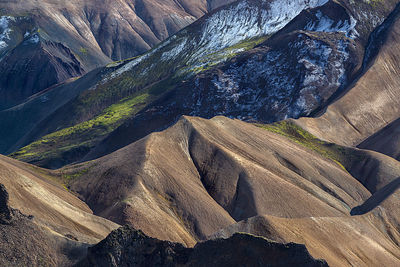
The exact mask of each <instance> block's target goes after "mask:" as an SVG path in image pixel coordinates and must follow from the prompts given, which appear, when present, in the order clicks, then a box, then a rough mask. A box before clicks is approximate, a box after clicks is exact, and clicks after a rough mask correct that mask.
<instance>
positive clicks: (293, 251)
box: [79, 226, 328, 266]
mask: <svg viewBox="0 0 400 267" xmlns="http://www.w3.org/2000/svg"><path fill="white" fill-rule="evenodd" d="M79 266H328V265H327V263H326V262H324V261H321V260H315V259H314V258H313V257H312V256H311V255H310V254H309V253H308V251H307V249H306V247H305V246H304V245H300V244H294V243H290V244H281V243H276V242H273V241H269V240H267V239H264V238H261V237H256V236H252V235H248V234H235V235H233V236H232V237H231V238H228V239H216V240H209V241H206V242H202V243H198V244H197V245H196V246H195V247H194V248H185V247H184V246H182V245H181V244H178V243H173V242H169V241H161V240H158V239H155V238H151V237H148V236H146V235H145V234H144V233H143V232H142V231H140V230H135V229H133V228H132V227H131V226H124V227H121V228H119V229H117V230H115V231H113V232H112V233H111V234H110V235H109V236H108V237H107V238H105V239H104V240H103V241H101V242H100V243H99V244H97V245H95V246H93V247H90V248H89V249H88V255H87V258H86V259H85V260H84V261H83V262H81V263H80V264H79Z"/></svg>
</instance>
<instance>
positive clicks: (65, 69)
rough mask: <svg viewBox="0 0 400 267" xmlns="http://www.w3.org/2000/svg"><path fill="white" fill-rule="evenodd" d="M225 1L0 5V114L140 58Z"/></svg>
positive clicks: (54, 0)
mask: <svg viewBox="0 0 400 267" xmlns="http://www.w3.org/2000/svg"><path fill="white" fill-rule="evenodd" d="M229 2H232V1H231V0H210V1H206V0H203V1H191V0H184V1H179V2H177V1H171V0H169V1H162V2H159V1H154V0H140V1H117V2H115V1H110V0H109V1H92V0H90V1H88V0H74V1H69V2H68V4H66V3H64V1H58V0H49V1H40V2H38V1H19V0H18V1H1V2H0V61H1V63H0V70H1V73H2V74H3V75H2V78H1V80H0V110H2V109H7V108H10V107H12V106H14V105H16V104H19V103H21V102H23V101H24V100H26V99H27V98H28V97H30V96H32V95H34V94H36V93H38V92H40V91H42V90H45V89H47V88H49V87H51V86H53V85H56V84H58V83H61V82H65V81H66V80H68V79H69V78H75V77H76V78H77V77H80V76H81V75H83V74H84V73H86V72H88V71H90V70H92V69H94V68H97V67H101V66H104V65H105V64H107V63H109V62H110V61H111V60H120V59H125V58H130V57H134V56H137V55H139V54H142V53H144V52H146V51H147V50H148V49H150V48H152V47H154V46H155V45H156V44H158V43H159V42H160V41H162V40H164V39H166V38H167V37H168V36H170V35H173V34H174V33H176V32H177V31H178V30H180V29H181V28H183V27H185V26H187V25H188V24H190V23H192V22H193V21H195V20H196V19H198V18H199V17H201V16H203V15H204V14H206V13H207V12H209V11H211V10H212V9H215V8H218V7H219V6H221V5H224V4H227V3H229Z"/></svg>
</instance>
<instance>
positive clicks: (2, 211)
mask: <svg viewBox="0 0 400 267" xmlns="http://www.w3.org/2000/svg"><path fill="white" fill-rule="evenodd" d="M8 201H9V196H8V192H7V190H6V188H5V186H4V185H3V184H0V224H9V223H10V222H11V219H12V217H11V209H10V207H9V206H8Z"/></svg>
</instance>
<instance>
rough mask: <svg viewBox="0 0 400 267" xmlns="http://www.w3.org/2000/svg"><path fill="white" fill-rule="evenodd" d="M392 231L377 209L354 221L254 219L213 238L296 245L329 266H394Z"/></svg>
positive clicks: (399, 256)
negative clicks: (238, 235)
mask: <svg viewBox="0 0 400 267" xmlns="http://www.w3.org/2000/svg"><path fill="white" fill-rule="evenodd" d="M381 216H382V217H383V218H381ZM396 227H398V225H394V224H391V223H390V222H388V221H387V220H386V218H385V215H384V211H383V210H381V209H379V210H377V211H376V212H374V213H373V214H368V215H365V216H354V217H309V218H295V219H288V218H278V217H273V216H258V217H253V218H251V219H249V220H246V221H242V222H240V223H238V224H236V225H232V226H230V227H228V228H227V229H224V230H221V231H219V232H218V233H217V234H216V236H218V237H228V236H231V235H232V234H233V233H235V232H247V233H252V234H256V235H262V236H265V237H267V238H270V239H273V240H276V241H279V242H298V243H301V244H305V245H306V247H307V249H308V250H309V251H310V253H311V255H312V256H313V257H321V258H323V259H325V260H326V261H327V262H328V264H329V266H342V267H343V266H398V265H399V264H400V249H399V241H400V235H399V232H398V228H397V229H396Z"/></svg>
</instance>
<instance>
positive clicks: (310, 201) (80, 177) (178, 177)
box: [61, 117, 400, 266]
mask: <svg viewBox="0 0 400 267" xmlns="http://www.w3.org/2000/svg"><path fill="white" fill-rule="evenodd" d="M365 166H367V167H365ZM61 170H62V172H63V173H64V175H66V176H71V175H72V176H73V177H74V179H73V180H69V181H68V183H67V186H68V188H70V190H72V191H74V192H77V193H78V194H79V196H80V197H81V198H82V199H83V200H84V201H85V202H86V203H88V205H89V206H90V207H91V209H92V210H93V211H94V212H95V214H96V215H99V216H102V217H105V218H107V219H109V220H112V221H114V222H116V223H118V224H130V225H132V226H133V227H134V228H136V229H141V230H142V231H143V232H144V233H146V234H147V235H149V236H152V237H156V238H159V239H161V240H170V241H174V242H179V243H183V244H185V245H187V246H193V245H194V244H196V243H197V242H198V241H200V240H208V239H209V238H210V237H213V236H214V237H215V236H216V232H218V231H221V229H237V231H238V232H250V233H254V234H256V235H260V236H266V237H268V238H269V239H271V240H274V241H277V242H284V243H287V242H295V243H306V244H308V243H310V246H309V247H308V248H309V249H310V253H311V255H312V256H313V257H315V258H323V259H325V260H327V262H328V264H329V265H330V266H343V265H347V264H353V265H365V264H367V265H368V264H370V265H375V264H377V263H378V262H380V261H381V260H382V259H383V258H385V257H386V256H385V255H386V253H388V254H391V255H393V257H388V258H387V259H385V261H382V262H386V263H387V264H388V265H389V266H390V265H393V264H394V265H396V264H397V263H398V262H399V259H398V258H399V256H400V254H399V253H400V250H399V249H398V245H399V244H400V243H399V241H400V233H399V231H398V228H397V226H396V225H398V223H399V222H400V218H399V217H398V214H400V213H399V212H398V205H396V201H397V200H396V199H397V197H398V194H399V191H398V190H397V188H398V181H399V179H398V177H399V176H400V164H399V162H398V161H396V160H394V159H392V158H390V157H388V156H384V155H382V154H379V153H374V152H371V151H364V150H359V149H355V148H347V147H341V146H337V145H334V144H330V143H325V142H322V141H320V140H318V139H316V138H315V137H313V136H312V135H310V134H309V133H307V132H305V131H304V130H302V129H301V128H299V127H298V126H296V124H294V123H293V122H284V123H277V124H275V125H258V126H255V125H252V124H248V123H245V122H241V121H238V120H231V119H228V118H225V117H215V118H213V119H211V120H205V119H200V118H192V117H184V118H182V119H180V120H179V121H178V123H176V124H175V125H174V126H173V127H171V128H169V129H167V130H165V131H163V132H160V133H153V134H151V135H149V136H147V137H146V138H144V139H141V140H139V141H137V142H135V143H133V144H131V145H129V146H127V147H125V148H123V149H121V150H118V151H116V152H114V153H112V154H110V155H107V156H105V157H102V158H100V159H98V160H95V161H90V162H86V163H82V164H79V165H76V166H69V167H66V168H64V169H61ZM356 215H357V216H356ZM259 216H262V217H265V216H266V217H268V218H272V219H271V220H278V219H280V220H281V221H285V222H287V226H286V228H284V229H286V230H282V232H279V231H278V230H276V228H275V226H274V227H273V226H271V227H269V224H263V227H259V231H258V232H256V231H255V230H254V231H253V230H252V228H251V227H250V226H249V227H248V228H246V227H247V226H246V227H245V226H243V227H242V225H247V222H248V221H252V220H253V218H254V220H256V218H257V217H259ZM274 218H276V219H274ZM302 220H304V224H305V225H308V226H309V223H307V222H308V221H311V222H314V224H312V225H314V227H317V228H321V232H317V231H313V230H312V229H315V228H312V227H311V226H309V227H310V228H307V229H309V230H307V229H306V228H304V229H305V230H304V231H305V232H306V231H310V232H311V233H310V234H309V235H306V234H304V235H300V236H299V235H295V234H293V235H284V234H285V231H286V232H290V233H291V232H293V231H297V230H295V229H299V228H298V227H300V226H298V222H299V221H302ZM338 221H340V222H341V223H338ZM257 222H258V220H257ZM328 222H329V223H328ZM236 224H238V225H240V228H239V226H238V228H233V226H232V225H236ZM277 224H278V225H279V224H280V221H278V222H277ZM342 224H343V225H342ZM352 225H357V227H355V226H354V229H360V231H361V232H362V233H363V235H366V237H365V238H366V239H368V240H370V242H348V240H349V238H351V237H346V236H345V235H348V232H347V231H343V232H341V231H342V230H340V229H342V227H347V228H349V229H352V227H353V226H352ZM376 225H382V227H378V228H376V227H375V226H376ZM347 228H346V229H347ZM257 229H258V228H257ZM361 229H363V230H361ZM378 229H380V230H378ZM299 231H300V230H299ZM337 231H339V232H341V233H343V235H344V236H343V237H342V238H337V236H338V235H336V234H332V235H330V238H325V237H323V236H324V233H325V235H328V236H329V234H326V233H335V232H337ZM349 231H350V230H349ZM360 236H361V234H360V233H359V232H357V230H354V238H356V237H357V238H358V239H359V238H360ZM223 237H225V238H226V237H229V236H227V235H225V236H223ZM295 237H298V238H295ZM358 239H356V240H358ZM313 240H318V242H319V243H315V242H316V241H313ZM318 244H320V245H321V247H319V245H318ZM375 244H381V246H376V245H375ZM325 248H326V249H329V251H332V253H330V254H329V256H327V254H325V252H326V251H325ZM363 250H366V251H370V253H367V254H363V256H362V257H361V256H360V257H357V256H354V254H351V253H348V254H344V253H336V252H337V251H363ZM380 251H386V252H385V253H383V254H381V252H380ZM377 254H379V255H381V256H379V257H378V256H376V255H377ZM349 262H350V263H349Z"/></svg>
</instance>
